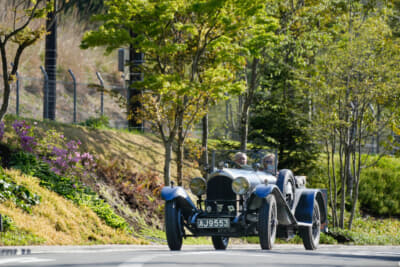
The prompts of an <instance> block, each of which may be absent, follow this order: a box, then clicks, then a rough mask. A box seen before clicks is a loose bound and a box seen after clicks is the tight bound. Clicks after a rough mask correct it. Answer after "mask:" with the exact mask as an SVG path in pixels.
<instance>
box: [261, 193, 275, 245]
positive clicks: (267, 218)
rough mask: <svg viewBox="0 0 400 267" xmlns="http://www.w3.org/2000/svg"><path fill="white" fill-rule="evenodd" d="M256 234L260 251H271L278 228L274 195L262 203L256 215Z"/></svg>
mask: <svg viewBox="0 0 400 267" xmlns="http://www.w3.org/2000/svg"><path fill="white" fill-rule="evenodd" d="M258 216H259V217H258V234H259V237H260V246H261V249H271V248H272V246H273V245H274V243H275V238H276V231H277V226H278V212H277V207H276V200H275V196H274V195H269V196H268V197H267V198H266V200H265V201H264V202H263V204H262V205H261V208H260V212H259V214H258Z"/></svg>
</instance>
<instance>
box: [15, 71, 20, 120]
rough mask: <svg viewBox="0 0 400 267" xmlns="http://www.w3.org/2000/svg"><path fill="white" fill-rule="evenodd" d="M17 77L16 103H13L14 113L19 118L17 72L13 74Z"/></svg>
mask: <svg viewBox="0 0 400 267" xmlns="http://www.w3.org/2000/svg"><path fill="white" fill-rule="evenodd" d="M15 75H16V76H17V82H16V87H17V88H16V103H15V113H17V117H19V78H20V77H19V73H18V71H17V72H16V73H15Z"/></svg>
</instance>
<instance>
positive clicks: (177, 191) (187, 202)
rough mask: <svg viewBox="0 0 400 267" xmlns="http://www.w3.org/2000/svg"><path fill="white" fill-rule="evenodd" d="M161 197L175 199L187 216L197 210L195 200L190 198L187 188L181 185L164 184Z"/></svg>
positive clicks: (168, 199)
mask: <svg viewBox="0 0 400 267" xmlns="http://www.w3.org/2000/svg"><path fill="white" fill-rule="evenodd" d="M161 198H162V199H164V200H165V201H172V200H175V201H176V204H177V206H178V207H179V208H181V209H182V212H183V214H184V215H185V217H187V216H189V215H191V214H192V213H193V212H194V211H195V210H196V206H195V205H194V203H193V201H192V200H191V199H190V197H189V195H188V194H187V193H186V191H185V189H183V188H182V187H180V186H174V187H171V186H164V187H163V189H162V190H161Z"/></svg>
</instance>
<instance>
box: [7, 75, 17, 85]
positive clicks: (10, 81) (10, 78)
mask: <svg viewBox="0 0 400 267" xmlns="http://www.w3.org/2000/svg"><path fill="white" fill-rule="evenodd" d="M16 80H17V76H16V75H8V84H13V83H14V82H15V81H16Z"/></svg>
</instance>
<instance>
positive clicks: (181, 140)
mask: <svg viewBox="0 0 400 267" xmlns="http://www.w3.org/2000/svg"><path fill="white" fill-rule="evenodd" d="M184 142H185V138H184V136H183V131H181V128H179V129H178V144H177V151H176V165H177V166H176V167H177V179H178V185H179V186H182V181H183V149H184Z"/></svg>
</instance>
